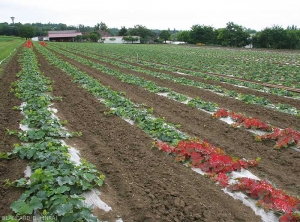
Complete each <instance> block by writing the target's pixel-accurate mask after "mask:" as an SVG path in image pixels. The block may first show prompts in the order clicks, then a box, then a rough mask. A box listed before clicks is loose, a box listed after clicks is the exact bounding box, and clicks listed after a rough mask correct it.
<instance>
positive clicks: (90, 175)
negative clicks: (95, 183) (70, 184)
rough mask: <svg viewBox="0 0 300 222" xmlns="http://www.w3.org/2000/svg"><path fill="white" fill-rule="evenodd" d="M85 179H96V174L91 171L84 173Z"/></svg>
mask: <svg viewBox="0 0 300 222" xmlns="http://www.w3.org/2000/svg"><path fill="white" fill-rule="evenodd" d="M82 176H83V178H84V179H86V180H87V181H89V182H90V181H92V180H93V179H95V176H94V175H93V174H91V173H85V174H83V175H82Z"/></svg>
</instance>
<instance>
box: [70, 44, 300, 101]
mask: <svg viewBox="0 0 300 222" xmlns="http://www.w3.org/2000/svg"><path fill="white" fill-rule="evenodd" d="M69 47H71V45H68V48H69ZM72 48H73V49H77V50H78V51H83V52H84V51H86V52H92V53H93V54H97V55H101V56H102V57H110V58H114V59H119V60H124V61H128V62H131V63H136V62H138V64H142V65H144V66H147V67H151V68H156V69H160V70H164V71H171V72H181V73H186V74H189V75H192V76H197V77H201V78H203V79H205V80H213V81H218V82H224V83H229V84H232V85H235V86H243V87H247V88H250V89H254V90H257V91H260V92H265V93H270V94H273V95H278V96H286V97H291V98H295V99H300V95H299V93H296V92H292V91H289V90H286V89H280V88H269V87H265V86H263V85H261V84H258V83H253V82H248V81H242V80H238V79H232V78H228V77H226V76H222V77H221V76H216V75H210V74H207V73H201V72H198V71H194V70H189V69H182V68H179V67H172V66H170V65H166V64H159V63H153V62H149V61H146V60H141V59H139V60H138V61H137V60H136V59H133V58H131V57H124V55H116V54H107V53H103V52H102V51H96V50H94V49H88V48H84V49H82V48H78V47H77V46H76V45H73V47H72Z"/></svg>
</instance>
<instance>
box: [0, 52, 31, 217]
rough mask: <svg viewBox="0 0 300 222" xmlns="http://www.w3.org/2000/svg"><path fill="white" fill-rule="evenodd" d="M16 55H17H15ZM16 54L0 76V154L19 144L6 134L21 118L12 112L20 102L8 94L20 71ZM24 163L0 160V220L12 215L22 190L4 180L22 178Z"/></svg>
mask: <svg viewBox="0 0 300 222" xmlns="http://www.w3.org/2000/svg"><path fill="white" fill-rule="evenodd" d="M17 54H18V53H17ZM17 54H16V55H15V56H14V57H13V58H12V59H11V61H10V62H9V63H8V65H7V66H6V68H5V69H4V72H3V74H2V75H1V76H0V89H1V93H0V152H2V153H6V152H12V150H13V148H14V146H13V144H14V143H20V141H19V140H18V138H16V137H14V136H9V135H7V134H6V130H7V129H10V130H17V129H19V123H20V121H21V119H22V118H23V117H22V115H21V114H20V111H14V110H12V108H13V106H20V105H21V101H20V100H19V99H16V98H15V96H14V95H13V93H10V85H11V83H12V82H14V81H16V80H17V78H16V73H18V72H19V71H20V70H21V67H20V65H19V63H18V61H17V60H18V56H17ZM25 168H26V162H25V161H24V160H20V159H18V158H15V159H12V160H4V159H0V218H2V216H6V215H9V214H11V213H12V211H11V209H10V205H11V203H12V202H14V201H16V200H17V199H19V197H20V195H21V193H22V190H20V189H16V188H13V187H10V186H6V185H5V180H6V179H9V181H14V180H16V179H20V178H22V177H24V170H25Z"/></svg>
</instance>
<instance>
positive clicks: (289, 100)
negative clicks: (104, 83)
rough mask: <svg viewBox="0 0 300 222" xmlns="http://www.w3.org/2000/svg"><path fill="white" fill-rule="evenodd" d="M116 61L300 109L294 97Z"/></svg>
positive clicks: (299, 103) (299, 104)
mask: <svg viewBox="0 0 300 222" xmlns="http://www.w3.org/2000/svg"><path fill="white" fill-rule="evenodd" d="M78 55H80V54H78ZM81 56H82V55H81ZM102 56H103V57H105V58H108V59H111V57H109V56H104V55H101V56H99V60H101V57H102ZM89 59H90V58H89ZM116 61H120V62H123V63H128V64H131V65H134V66H139V67H141V68H145V69H148V70H151V71H154V72H161V73H165V74H168V75H172V76H174V77H185V78H188V79H192V80H194V81H200V82H203V83H206V84H210V85H214V86H221V87H223V88H225V89H228V90H234V91H236V92H238V93H243V94H252V95H256V96H259V97H265V98H267V99H269V100H270V101H272V103H283V104H290V105H292V106H294V107H296V108H297V109H300V101H299V100H295V99H292V98H288V97H282V96H277V95H273V94H269V93H265V92H260V91H257V90H253V89H250V88H244V87H238V86H234V85H232V84H228V83H222V82H218V81H213V80H206V79H203V78H201V77H196V76H190V75H184V76H183V75H180V74H176V73H174V72H171V71H164V70H160V69H157V68H153V67H148V66H145V65H142V64H139V63H133V62H128V61H125V60H121V59H116ZM208 75H209V74H208Z"/></svg>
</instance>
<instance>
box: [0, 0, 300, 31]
mask: <svg viewBox="0 0 300 222" xmlns="http://www.w3.org/2000/svg"><path fill="white" fill-rule="evenodd" d="M12 16H14V17H15V22H16V23H17V22H21V23H22V24H24V23H35V22H41V23H49V22H50V23H64V24H67V25H74V26H78V25H79V24H83V25H86V26H87V25H88V26H94V25H96V24H97V23H100V22H101V21H103V22H104V23H106V25H107V26H108V27H109V28H120V27H121V26H125V27H126V28H130V27H133V26H134V25H137V24H141V25H144V26H146V27H147V28H149V29H168V28H170V29H174V28H175V29H177V30H189V29H190V28H191V26H192V25H196V24H200V25H202V24H204V25H210V26H213V27H215V28H222V27H225V26H226V23H227V22H229V21H232V22H234V23H236V24H238V25H241V26H244V27H246V28H251V29H255V30H257V31H260V30H262V29H264V28H266V27H272V26H273V25H280V26H282V27H283V28H286V27H287V26H288V25H296V26H297V27H298V28H300V0H284V1H283V0H251V1H246V0H202V1H201V0H185V1H184V0H181V1H175V0H173V1H171V0H148V1H136V0H122V1H120V0H105V1H101V0H72V1H70V0H45V1H43V0H0V22H8V23H11V19H10V17H12Z"/></svg>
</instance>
